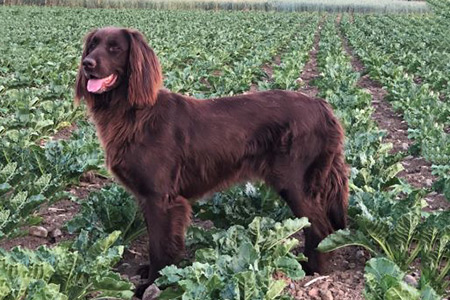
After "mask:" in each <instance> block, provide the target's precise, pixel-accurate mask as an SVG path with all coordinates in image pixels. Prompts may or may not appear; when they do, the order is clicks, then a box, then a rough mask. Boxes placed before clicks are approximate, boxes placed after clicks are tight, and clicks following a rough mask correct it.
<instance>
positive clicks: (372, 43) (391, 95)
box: [341, 16, 450, 200]
mask: <svg viewBox="0 0 450 300" xmlns="http://www.w3.org/2000/svg"><path fill="white" fill-rule="evenodd" d="M380 19H381V20H384V17H377V16H372V17H368V16H355V18H354V22H353V23H351V22H349V19H348V18H345V17H344V18H343V20H342V22H341V24H342V28H343V31H344V32H345V35H346V36H347V37H348V40H349V43H350V44H351V45H352V47H353V48H354V51H355V52H356V54H357V55H358V57H360V58H361V61H362V62H363V63H364V65H365V66H366V68H367V70H368V73H369V75H370V77H371V78H373V79H375V80H377V81H379V82H380V83H381V84H383V86H384V87H385V88H386V90H387V91H388V96H387V97H386V99H387V100H388V101H390V102H391V103H392V106H393V108H394V109H395V110H398V111H400V112H401V113H402V114H403V118H404V120H405V121H406V122H407V123H408V127H409V129H408V136H409V137H410V138H412V139H413V140H414V141H415V143H414V144H413V145H412V146H411V147H410V149H409V151H410V152H411V153H412V154H415V155H417V154H420V155H421V156H423V157H424V158H425V159H427V160H428V161H430V162H431V163H432V164H433V166H432V170H433V174H435V175H436V176H438V177H439V180H438V182H436V183H435V185H434V187H435V189H436V190H437V191H439V192H443V193H444V195H445V196H446V198H447V199H448V200H450V175H449V174H450V135H449V133H448V129H449V128H450V105H449V104H448V103H447V102H446V101H445V98H444V101H442V100H441V99H440V98H439V94H438V93H436V92H434V91H433V90H432V86H431V85H429V84H417V83H416V82H415V80H414V74H413V73H409V72H408V66H406V65H403V64H401V62H399V60H397V62H399V64H397V63H396V59H395V58H396V57H404V56H408V53H409V52H408V50H407V48H406V50H404V48H403V47H402V46H399V47H398V49H397V51H396V52H390V51H388V50H386V49H389V48H391V45H392V44H395V42H394V40H396V39H397V38H395V37H394V36H393V35H391V31H392V26H390V27H386V26H384V25H383V22H381V21H380ZM380 24H381V25H380ZM408 24H409V23H408ZM431 24H434V23H431ZM426 28H428V30H429V31H431V30H432V29H434V31H433V32H435V31H436V32H437V33H436V34H435V36H436V39H437V38H439V37H440V36H442V35H443V34H444V33H443V32H446V31H448V25H441V26H437V27H435V26H431V27H426ZM445 28H447V30H446V29H445ZM380 35H381V36H383V38H382V39H380V38H379V36H380ZM411 36H415V35H414V34H411ZM380 40H381V41H382V42H380ZM447 41H448V37H447ZM436 43H437V45H440V44H439V43H438V42H436ZM438 49H441V50H440V51H442V53H445V55H447V56H448V53H447V52H446V51H444V50H443V48H442V47H441V48H439V47H437V48H436V49H435V51H437V50H438ZM421 53H425V54H424V57H426V56H428V55H429V54H427V53H429V52H428V51H425V52H424V51H419V52H417V53H416V56H417V57H422V54H421ZM440 63H441V65H442V66H444V67H445V66H446V64H448V59H445V60H443V61H440ZM447 69H448V68H447ZM436 72H438V73H439V74H440V75H439V76H440V77H441V78H443V82H445V86H446V87H444V88H445V89H446V88H447V86H448V78H447V77H448V76H447V73H448V72H447V71H446V70H440V69H436ZM430 74H432V73H430ZM425 78H426V77H425ZM445 97H447V96H445Z"/></svg>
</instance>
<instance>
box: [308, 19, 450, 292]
mask: <svg viewBox="0 0 450 300" xmlns="http://www.w3.org/2000/svg"><path fill="white" fill-rule="evenodd" d="M318 65H319V69H320V72H321V77H320V78H319V79H318V80H317V81H316V84H317V86H318V87H319V90H320V95H321V96H322V97H324V98H325V99H327V100H328V102H329V103H330V104H331V105H332V106H333V107H334V108H335V111H336V113H337V115H338V116H339V117H340V119H341V121H342V122H343V125H344V127H345V129H346V136H347V143H346V159H347V161H348V163H349V164H350V165H351V167H352V169H351V178H350V179H351V180H350V188H351V196H350V208H349V217H350V229H345V230H339V231H337V232H336V233H334V234H332V235H330V236H329V237H327V238H326V239H325V240H323V241H322V242H321V243H320V245H319V249H321V250H322V251H331V250H335V249H338V248H341V247H345V246H360V247H364V248H365V249H367V250H368V251H369V252H370V253H371V255H372V257H373V258H372V259H371V260H369V261H368V262H367V264H366V268H365V274H364V276H365V280H366V282H365V291H364V295H365V297H366V298H367V299H440V298H441V297H440V296H439V295H442V294H444V293H445V292H446V288H447V287H448V277H449V275H450V273H449V271H450V269H449V266H450V262H449V254H450V252H449V247H450V240H449V237H450V236H449V234H450V226H449V225H448V224H449V221H450V214H449V212H442V213H424V212H422V207H423V205H424V201H423V200H422V196H423V191H420V190H414V189H412V188H411V187H410V186H409V185H408V184H407V183H405V182H403V181H402V180H400V179H399V178H397V177H396V174H397V173H398V172H399V171H400V170H401V169H402V167H401V165H400V164H399V159H400V156H399V155H391V154H389V149H390V148H391V147H392V145H389V144H383V143H382V137H383V136H384V132H382V131H380V130H379V129H378V128H377V126H376V124H375V122H374V121H373V120H372V119H371V114H372V112H373V108H372V106H371V95H370V94H369V93H368V92H367V91H365V90H363V89H361V88H360V87H359V86H358V85H357V82H358V79H359V77H360V75H361V74H359V73H357V72H355V71H354V70H353V67H352V64H351V60H350V57H349V56H348V55H347V54H346V53H345V51H344V49H343V45H342V41H341V39H340V37H339V31H338V29H337V28H336V25H335V24H334V20H332V19H331V18H329V19H328V21H327V22H326V23H325V25H324V28H323V30H322V36H321V40H320V44H319V52H318ZM415 267H418V268H419V271H420V280H419V283H418V286H417V287H413V286H411V285H409V284H407V283H406V282H404V281H403V278H404V276H405V275H406V274H407V273H409V272H412V270H413V269H414V268H415Z"/></svg>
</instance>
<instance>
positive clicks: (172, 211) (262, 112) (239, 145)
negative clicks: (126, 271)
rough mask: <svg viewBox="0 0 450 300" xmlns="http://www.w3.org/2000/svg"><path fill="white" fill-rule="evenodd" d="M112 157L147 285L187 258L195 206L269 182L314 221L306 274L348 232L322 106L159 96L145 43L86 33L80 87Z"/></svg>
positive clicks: (119, 32) (122, 32)
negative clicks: (136, 208)
mask: <svg viewBox="0 0 450 300" xmlns="http://www.w3.org/2000/svg"><path fill="white" fill-rule="evenodd" d="M82 98H83V99H84V100H85V101H86V103H87V107H88V109H89V112H90V114H91V116H92V118H93V120H94V122H95V125H96V127H97V132H98V136H99V138H100V140H101V144H102V146H103V148H104V150H105V152H106V165H107V167H108V168H109V170H110V171H111V172H112V173H113V174H114V176H115V177H116V178H117V179H118V180H119V181H120V182H121V183H122V184H123V185H124V186H125V187H126V188H127V189H128V190H129V191H130V192H131V193H132V194H133V195H134V196H135V197H136V199H137V200H138V202H139V205H140V207H141V209H142V212H143V214H144V217H145V220H146V224H147V230H148V235H149V240H150V243H149V256H150V264H149V267H148V283H147V284H144V285H142V286H139V287H138V288H137V291H136V294H137V295H138V296H141V295H142V293H143V291H144V290H145V288H146V287H147V286H148V285H149V284H150V283H152V282H153V281H154V280H155V279H156V278H157V277H158V272H159V270H161V269H162V268H164V267H165V266H167V265H170V264H172V263H174V262H176V261H177V259H179V258H180V256H181V255H183V252H184V234H185V231H186V227H187V226H188V224H189V221H190V216H191V205H190V202H189V201H188V200H187V199H190V200H191V199H192V200H194V199H197V198H199V197H202V196H204V195H205V194H207V193H211V192H213V191H218V190H221V189H224V188H226V187H229V186H230V185H232V184H234V183H237V182H241V181H244V180H264V181H265V182H266V183H267V184H268V185H269V186H271V187H272V188H274V189H275V190H276V191H277V192H278V193H279V195H280V196H281V197H282V198H283V199H284V200H285V201H286V202H287V204H288V205H289V207H290V208H291V210H292V212H293V213H294V215H295V216H297V217H303V216H305V217H308V219H309V221H310V222H311V227H310V228H308V229H306V230H305V239H306V242H305V254H306V256H308V258H309V260H308V262H307V263H306V264H305V269H306V271H307V272H308V273H312V272H322V271H323V267H324V262H325V254H322V253H319V252H318V251H317V250H316V247H317V245H318V243H319V242H320V241H321V240H322V239H323V238H324V237H326V236H327V235H328V234H330V233H331V232H333V231H334V230H337V229H340V228H344V227H345V226H346V213H347V206H348V178H347V176H348V167H347V165H346V164H345V162H344V154H343V141H344V134H343V129H342V127H341V125H340V123H339V121H338V120H337V119H336V117H335V116H334V115H333V112H332V110H331V108H330V106H329V105H328V104H327V103H326V102H325V101H324V100H321V99H312V98H310V97H308V96H306V95H304V94H301V93H296V92H290V91H279V90H276V91H265V92H258V93H253V94H246V95H239V96H234V97H224V98H217V99H210V100H197V99H194V98H191V97H186V96H183V95H180V94H176V93H171V92H170V91H168V90H166V89H163V88H162V74H161V67H160V64H159V62H158V59H157V57H156V55H155V53H154V52H153V50H152V49H151V48H150V47H149V45H148V44H147V42H146V41H145V39H144V37H143V36H142V34H141V33H139V32H138V31H135V30H130V29H123V28H113V27H108V28H103V29H99V30H94V31H92V32H90V33H89V34H88V35H87V37H86V40H85V46H84V51H83V56H82V60H81V65H80V68H79V71H78V77H77V82H76V101H78V100H79V99H82Z"/></svg>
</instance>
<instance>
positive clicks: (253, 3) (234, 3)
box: [0, 0, 428, 13]
mask: <svg viewBox="0 0 450 300" xmlns="http://www.w3.org/2000/svg"><path fill="white" fill-rule="evenodd" d="M2 1H3V2H4V3H5V4H12V5H22V4H25V5H46V6H55V5H58V6H81V7H88V8H152V9H206V10H219V9H220V10H264V11H327V12H402V13H408V12H426V11H428V7H427V5H426V2H425V1H404V0H380V1H374V0H361V1H358V0H317V1H314V0H278V1H277V0H268V1H264V0H173V1H164V0H94V1H92V0H0V3H1V2H2Z"/></svg>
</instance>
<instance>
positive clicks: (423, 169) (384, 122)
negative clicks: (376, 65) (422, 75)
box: [336, 17, 450, 211]
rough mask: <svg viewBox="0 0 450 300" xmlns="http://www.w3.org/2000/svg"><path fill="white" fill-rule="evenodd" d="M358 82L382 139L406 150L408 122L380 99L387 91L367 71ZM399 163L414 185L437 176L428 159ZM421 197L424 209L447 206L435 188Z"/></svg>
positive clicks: (356, 67)
mask: <svg viewBox="0 0 450 300" xmlns="http://www.w3.org/2000/svg"><path fill="white" fill-rule="evenodd" d="M336 20H337V27H338V28H339V21H340V18H339V17H338V18H337V19H336ZM339 35H340V37H341V40H342V43H343V45H344V49H345V51H346V52H347V54H348V55H349V56H350V57H351V62H352V66H353V69H354V70H355V71H357V72H360V73H364V72H365V67H364V65H363V64H362V62H361V61H360V60H359V58H358V57H357V55H356V54H355V53H354V52H353V51H352V49H351V47H350V46H349V44H348V40H347V39H346V38H344V37H343V35H342V32H341V31H339ZM358 86H360V87H361V88H364V89H365V90H366V91H368V92H369V93H370V94H371V95H372V106H373V107H374V108H375V111H374V112H373V114H372V118H373V120H374V121H375V122H376V123H377V125H378V127H379V128H380V129H383V130H385V131H386V136H385V137H384V138H383V141H384V142H385V143H391V144H392V145H393V148H392V150H391V153H399V152H403V153H407V151H408V149H409V147H410V146H411V145H412V144H413V143H414V141H412V140H411V139H409V138H408V125H407V123H406V121H405V120H403V117H402V115H401V114H399V113H397V112H395V111H394V110H393V108H392V105H391V104H390V103H389V102H387V101H386V100H385V99H384V97H385V96H386V94H387V92H386V90H384V89H383V88H382V86H381V84H380V83H379V82H376V81H374V80H372V79H370V78H369V76H368V75H364V76H362V77H361V78H360V80H359V81H358ZM401 164H402V165H403V167H404V170H403V171H402V172H400V173H399V174H398V175H397V176H398V177H400V178H403V179H405V180H406V181H407V182H408V183H409V184H411V185H412V186H414V187H416V188H425V189H429V188H431V186H432V184H433V183H434V182H435V181H436V180H437V177H436V176H434V175H432V174H431V163H430V162H428V161H426V160H425V159H424V158H422V157H413V156H407V157H406V158H404V159H403V160H402V161H401ZM425 200H426V201H427V203H428V207H427V208H426V209H425V210H428V211H429V210H447V209H449V208H450V202H448V201H447V200H446V199H445V197H444V196H443V195H442V194H438V193H436V192H432V193H429V194H428V195H427V196H426V197H425Z"/></svg>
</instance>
